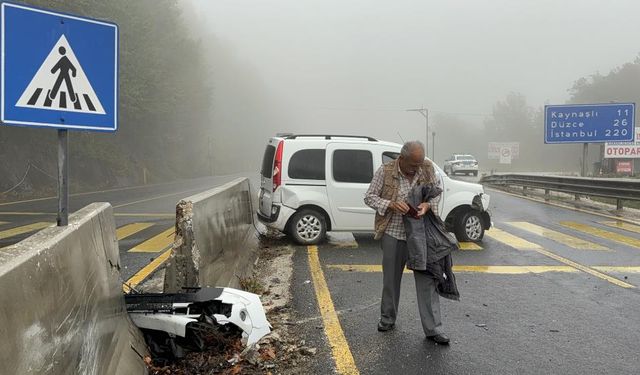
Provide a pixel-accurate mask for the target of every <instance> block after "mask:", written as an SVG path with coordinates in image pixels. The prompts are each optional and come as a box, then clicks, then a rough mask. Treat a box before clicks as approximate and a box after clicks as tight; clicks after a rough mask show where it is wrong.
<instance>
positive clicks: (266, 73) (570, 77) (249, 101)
mask: <svg viewBox="0 0 640 375" xmlns="http://www.w3.org/2000/svg"><path fill="white" fill-rule="evenodd" d="M181 4H182V6H183V8H184V10H185V13H184V17H185V19H186V20H187V23H188V24H189V25H190V26H191V27H192V31H193V33H194V35H195V36H196V37H197V38H200V39H201V41H202V43H203V48H205V49H207V48H209V49H210V50H208V52H207V53H208V55H209V56H210V58H211V59H212V61H214V62H215V63H213V67H212V68H213V73H212V74H213V81H214V82H215V83H214V91H215V95H214V96H215V98H216V100H215V102H214V103H212V105H213V106H214V113H215V114H214V119H213V121H212V126H215V127H216V129H217V133H218V134H219V136H220V137H221V138H222V139H223V141H221V142H219V143H216V158H217V161H218V162H220V163H222V164H224V165H223V166H222V169H223V170H230V169H243V168H244V169H246V168H249V169H251V168H253V167H252V165H255V166H256V167H255V168H257V166H258V164H259V159H260V154H261V153H262V148H263V145H264V143H265V142H266V137H268V136H271V135H274V134H275V133H276V132H285V131H288V132H300V133H339V134H344V133H348V134H367V135H370V136H374V137H379V138H381V139H385V140H391V141H396V142H400V138H399V136H398V133H400V134H401V136H402V137H403V138H404V139H419V140H423V141H424V138H425V122H424V118H423V117H422V116H421V115H420V114H419V113H416V112H407V111H406V109H410V108H420V107H421V106H425V107H426V108H428V110H429V113H430V118H429V120H430V126H431V127H432V129H430V131H431V130H435V131H436V132H437V133H438V134H442V135H443V137H438V136H437V138H436V142H437V145H436V151H437V154H436V161H438V162H439V163H441V162H442V160H443V159H444V158H445V157H446V156H448V154H450V153H451V152H454V151H456V152H465V151H464V149H465V148H472V147H471V146H468V145H474V144H475V146H476V147H473V148H475V149H474V150H470V151H471V152H477V153H484V155H478V156H479V157H485V158H486V149H487V145H486V141H484V140H483V142H482V143H483V144H482V145H478V144H477V143H478V142H477V140H475V139H473V138H470V137H475V136H476V134H478V133H480V134H482V133H483V129H484V123H485V121H487V119H488V118H490V117H491V115H492V113H493V108H494V106H495V104H496V102H498V101H502V100H505V97H506V96H507V95H509V93H520V94H522V95H523V96H524V97H525V98H526V102H527V105H529V106H531V107H532V108H533V109H536V108H540V107H541V106H543V105H544V104H545V103H550V104H562V103H565V102H567V101H568V100H570V95H569V92H568V90H569V89H570V88H571V87H572V86H573V85H574V82H575V81H576V80H578V79H579V78H581V77H589V76H591V75H593V74H597V73H602V74H607V73H608V72H609V71H611V70H612V69H615V68H616V67H618V66H621V65H623V64H625V63H628V62H631V61H633V60H634V59H635V58H636V56H637V55H638V52H639V51H640V48H639V47H638V45H637V37H638V35H640V23H639V22H637V14H638V13H639V11H640V3H638V2H637V1H615V2H605V1H592V0H591V1H584V0H580V1H578V0H569V1H562V2H556V1H512V0H493V1H429V2H427V1H408V0H400V1H394V2H381V1H347V2H345V1H335V0H329V1H327V0H323V1H297V0H280V1H249V0H216V1H190V2H188V1H183V2H181ZM220 46H224V50H225V53H224V54H221V53H220ZM221 59H224V62H221ZM439 115H440V116H439ZM442 116H445V117H446V118H449V119H451V118H454V119H456V121H457V122H458V123H459V124H463V125H464V127H468V128H469V130H470V132H469V133H464V132H462V133H460V134H457V135H456V136H451V134H447V130H448V129H447V128H446V127H444V126H443V125H442V124H439V123H438V120H439V119H440V118H441V117H442ZM439 125H440V126H439ZM540 125H542V124H540ZM514 126H515V125H514ZM223 134H224V135H223ZM440 138H441V139H442V141H439V139H440ZM474 142H475V143H474ZM528 142H531V144H529V145H528V146H529V147H538V146H540V147H542V144H543V139H542V133H540V138H539V139H531V140H530V141H528ZM430 143H431V140H430ZM553 147H556V149H557V147H558V146H553ZM560 147H564V146H560ZM567 147H571V146H567ZM242 149H248V152H246V153H243V152H236V151H239V150H242ZM573 149H576V150H578V149H577V148H572V149H571V150H573ZM467 152H469V151H467ZM572 152H573V151H572ZM578 153H579V151H578ZM577 157H579V156H576V158H577ZM236 164H237V168H229V167H232V166H234V165H236ZM574 164H576V165H577V162H572V164H571V166H573V165H574ZM549 168H550V169H553V167H552V166H544V165H541V166H538V169H543V170H544V169H549Z"/></svg>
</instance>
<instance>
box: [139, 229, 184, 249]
mask: <svg viewBox="0 0 640 375" xmlns="http://www.w3.org/2000/svg"><path fill="white" fill-rule="evenodd" d="M174 233H175V228H174V227H171V228H169V229H167V230H165V231H164V232H162V233H160V234H158V235H156V236H154V237H151V238H150V239H148V240H146V241H144V242H143V243H141V244H140V245H138V246H135V247H133V248H131V249H130V250H129V252H130V253H157V252H160V251H162V250H166V249H167V248H168V247H169V246H171V244H173V235H174Z"/></svg>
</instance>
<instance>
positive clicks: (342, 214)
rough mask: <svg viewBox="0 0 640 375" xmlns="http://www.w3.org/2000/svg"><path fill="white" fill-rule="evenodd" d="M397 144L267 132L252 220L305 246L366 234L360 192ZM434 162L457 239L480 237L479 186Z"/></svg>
mask: <svg viewBox="0 0 640 375" xmlns="http://www.w3.org/2000/svg"><path fill="white" fill-rule="evenodd" d="M401 148H402V145H399V144H397V143H390V142H383V141H379V140H377V139H375V138H371V137H363V136H340V135H284V136H278V137H273V138H271V139H269V142H268V144H267V148H266V149H265V152H264V157H263V159H262V170H261V185H260V195H259V208H258V212H257V214H258V218H259V219H260V221H261V222H262V223H264V224H265V225H267V226H268V227H271V228H275V229H277V230H279V231H282V232H284V233H287V234H289V235H290V236H291V237H293V239H294V240H295V241H296V242H297V243H299V244H304V245H308V244H316V243H318V242H320V241H321V240H323V238H324V237H325V233H326V232H327V231H343V232H372V231H373V219H374V215H375V212H374V210H372V209H371V208H369V207H367V206H366V205H365V204H364V196H365V193H366V191H367V189H368V187H369V183H370V182H371V179H372V178H373V174H374V172H375V171H376V170H377V169H378V168H379V167H380V166H381V165H382V164H383V163H387V162H389V161H391V160H394V159H396V158H397V157H398V156H399V155H400V149H401ZM434 168H435V171H436V174H437V175H438V177H439V178H440V181H441V183H442V188H443V193H442V198H441V199H440V204H439V207H438V208H439V212H440V215H441V217H442V218H443V220H445V223H446V224H447V228H448V229H449V230H450V231H452V232H454V233H455V234H456V237H457V238H458V240H459V241H473V242H479V241H480V240H482V237H483V236H484V231H485V230H486V229H489V227H490V226H491V218H490V216H489V212H488V208H489V196H488V195H487V194H485V193H484V189H483V187H482V185H479V184H473V183H469V182H463V181H457V180H452V179H450V178H449V177H447V175H446V174H445V173H444V172H443V171H442V170H441V169H440V167H438V166H437V165H435V163H434Z"/></svg>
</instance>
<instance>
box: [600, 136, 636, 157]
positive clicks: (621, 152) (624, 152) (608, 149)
mask: <svg viewBox="0 0 640 375" xmlns="http://www.w3.org/2000/svg"><path fill="white" fill-rule="evenodd" d="M604 157H605V159H636V158H640V129H636V141H635V142H607V143H605V144H604Z"/></svg>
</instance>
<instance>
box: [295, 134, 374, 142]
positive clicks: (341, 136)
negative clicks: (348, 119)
mask: <svg viewBox="0 0 640 375" xmlns="http://www.w3.org/2000/svg"><path fill="white" fill-rule="evenodd" d="M301 137H323V138H324V139H327V140H329V139H333V138H366V139H367V140H368V141H370V142H378V140H377V139H375V138H373V137H368V136H366V135H338V134H293V135H290V136H288V137H285V139H296V138H301Z"/></svg>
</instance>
